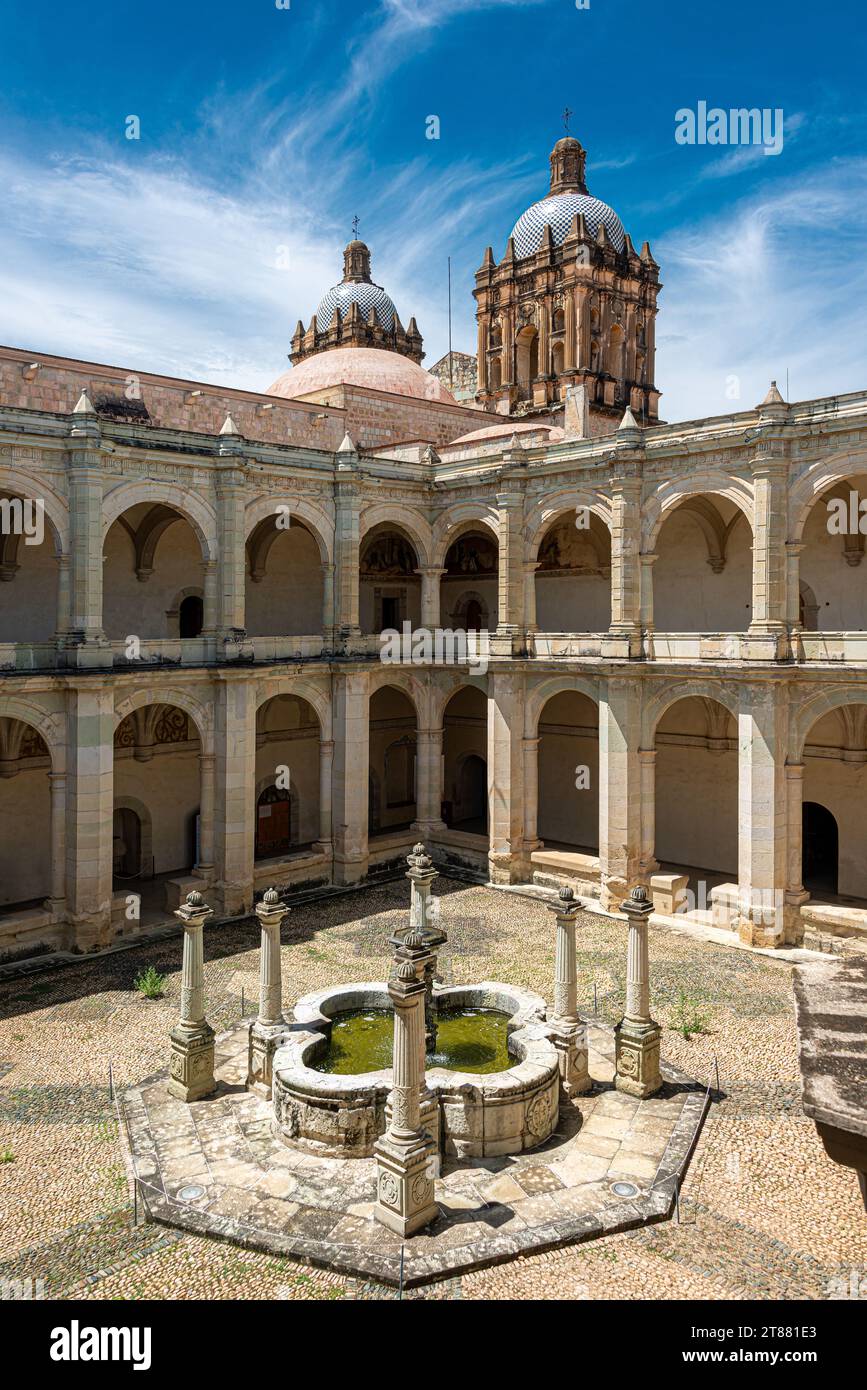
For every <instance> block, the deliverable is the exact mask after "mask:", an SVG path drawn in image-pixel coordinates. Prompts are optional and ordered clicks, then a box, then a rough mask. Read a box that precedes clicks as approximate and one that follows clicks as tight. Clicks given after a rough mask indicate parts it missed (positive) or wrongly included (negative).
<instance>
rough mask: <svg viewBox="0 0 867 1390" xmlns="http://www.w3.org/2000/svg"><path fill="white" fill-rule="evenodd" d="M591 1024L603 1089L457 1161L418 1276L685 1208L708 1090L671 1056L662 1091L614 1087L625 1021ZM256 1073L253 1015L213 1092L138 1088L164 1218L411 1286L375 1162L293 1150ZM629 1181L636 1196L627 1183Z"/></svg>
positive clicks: (139, 1139) (130, 1106) (151, 1199)
mask: <svg viewBox="0 0 867 1390" xmlns="http://www.w3.org/2000/svg"><path fill="white" fill-rule="evenodd" d="M589 1035H590V1072H591V1075H592V1076H593V1078H594V1082H595V1085H594V1088H593V1090H592V1091H591V1092H590V1093H588V1095H586V1096H582V1097H580V1099H579V1100H578V1101H577V1102H575V1103H574V1104H572V1105H570V1106H569V1107H567V1108H566V1109H564V1110H562V1111H561V1114H560V1121H559V1124H558V1127H557V1130H556V1131H555V1133H554V1134H553V1135H552V1136H551V1138H550V1139H549V1140H548V1142H547V1143H546V1144H545V1145H544V1146H543V1147H541V1148H538V1149H535V1150H533V1151H532V1152H529V1153H523V1154H513V1155H509V1156H503V1157H499V1158H484V1159H446V1160H445V1161H444V1163H443V1169H442V1176H441V1177H440V1178H439V1179H438V1181H437V1183H436V1201H437V1205H438V1206H439V1209H440V1215H439V1217H438V1218H437V1220H436V1221H435V1222H434V1223H433V1225H432V1226H430V1227H429V1228H428V1230H427V1231H426V1232H424V1233H422V1234H419V1235H417V1236H413V1237H412V1239H411V1240H408V1241H406V1242H405V1244H404V1269H403V1279H404V1284H405V1286H406V1287H413V1286H415V1285H419V1284H424V1283H427V1282H430V1281H432V1280H435V1279H438V1278H445V1277H448V1276H451V1275H455V1274H459V1273H462V1272H466V1271H468V1270H471V1269H477V1268H480V1267H482V1266H484V1265H490V1264H496V1263H500V1262H502V1261H505V1260H509V1259H513V1258H514V1257H515V1256H517V1255H522V1254H529V1253H531V1252H533V1251H539V1250H546V1249H552V1248H554V1247H557V1246H562V1245H568V1244H572V1243H574V1242H579V1241H586V1240H592V1239H593V1238H594V1237H597V1236H601V1235H608V1234H613V1233H614V1232H616V1231H622V1230H628V1229H631V1228H634V1227H637V1226H642V1225H645V1224H649V1223H651V1222H655V1221H661V1220H664V1219H665V1218H666V1217H667V1216H669V1215H670V1213H671V1211H672V1208H673V1205H674V1193H675V1177H676V1175H677V1174H679V1173H680V1172H681V1171H682V1169H683V1167H684V1165H685V1164H686V1162H687V1160H688V1158H689V1156H690V1155H691V1153H692V1150H693V1147H694V1145H695V1142H696V1140H697V1138H698V1133H699V1130H700V1128H701V1124H702V1121H703V1119H704V1115H705V1110H706V1105H707V1097H706V1093H705V1091H704V1089H703V1088H700V1087H699V1086H698V1085H697V1084H696V1083H695V1082H694V1081H693V1080H692V1079H691V1078H690V1077H688V1076H686V1075H685V1074H684V1073H682V1072H680V1071H678V1070H677V1069H676V1068H673V1067H670V1066H665V1065H663V1068H662V1070H663V1076H664V1078H665V1085H664V1086H663V1089H662V1091H661V1092H660V1093H659V1094H658V1095H656V1096H654V1097H652V1098H651V1099H650V1100H645V1101H638V1100H634V1099H632V1098H631V1097H629V1096H625V1095H622V1094H621V1093H620V1092H618V1091H616V1090H614V1088H613V1075H614V1036H613V1033H612V1031H611V1029H609V1028H606V1027H603V1026H599V1025H596V1024H594V1023H592V1022H591V1023H590V1025H589ZM246 1071H247V1027H246V1026H245V1025H241V1026H239V1027H238V1028H236V1029H235V1030H233V1031H232V1032H230V1033H226V1034H223V1035H222V1036H221V1037H220V1038H219V1039H218V1040H217V1079H218V1083H219V1085H218V1090H217V1093H216V1095H214V1096H213V1097H211V1098H210V1099H208V1100H203V1101H199V1102H197V1103H195V1104H192V1105H187V1104H185V1103H184V1102H183V1101H179V1100H175V1099H174V1098H173V1097H172V1096H170V1095H169V1094H168V1090H167V1080H168V1073H167V1072H161V1073H160V1074H159V1075H158V1076H155V1077H152V1078H150V1079H149V1080H147V1081H145V1082H143V1083H142V1084H141V1085H140V1086H137V1087H135V1088H133V1089H131V1090H130V1091H128V1092H127V1093H126V1095H125V1097H124V1110H125V1115H126V1119H127V1127H128V1132H129V1138H130V1143H131V1149H132V1152H131V1161H132V1164H133V1166H134V1170H135V1174H136V1178H137V1181H138V1184H139V1193H140V1197H141V1199H142V1202H143V1204H144V1207H145V1210H146V1212H147V1213H148V1215H149V1217H150V1219H152V1220H155V1221H159V1222H163V1223H164V1224H166V1225H169V1226H176V1227H180V1228H182V1229H184V1230H190V1231H195V1232H198V1233H200V1234H203V1235H212V1236H215V1237H218V1238H221V1239H224V1240H231V1241H234V1242H235V1243H236V1244H238V1245H243V1246H249V1247H251V1248H254V1249H260V1250H266V1251H270V1252H272V1253H274V1254H279V1255H286V1256H290V1257H293V1258H296V1259H299V1260H303V1261H305V1262H307V1263H309V1264H314V1265H321V1266H324V1267H326V1268H329V1269H333V1270H336V1271H338V1272H340V1273H345V1274H355V1275H361V1276H362V1277H365V1278H370V1279H375V1280H378V1281H380V1282H382V1283H384V1284H391V1285H396V1284H397V1283H398V1282H399V1280H400V1268H401V1245H402V1243H403V1242H402V1241H401V1239H400V1237H399V1236H397V1235H393V1234H392V1233H391V1232H390V1231H388V1230H386V1229H385V1227H383V1226H382V1225H380V1224H379V1223H378V1222H375V1221H374V1219H373V1215H372V1212H373V1203H374V1199H375V1196H376V1164H375V1160H373V1159H367V1158H349V1159H341V1158H324V1157H318V1156H314V1155H311V1154H306V1153H301V1152H297V1151H294V1150H292V1149H290V1148H287V1147H286V1146H285V1145H284V1144H282V1143H281V1142H280V1141H279V1139H278V1138H276V1137H275V1135H274V1133H273V1130H272V1123H271V1122H272V1109H271V1106H270V1104H269V1102H267V1101H265V1100H263V1099H261V1098H260V1097H258V1096H256V1095H253V1094H251V1093H250V1092H248V1091H247V1090H246V1089H245V1087H244V1080H245V1077H246ZM621 1183H627V1184H631V1185H632V1186H633V1187H634V1189H635V1193H634V1195H633V1194H629V1195H628V1196H627V1197H623V1196H620V1195H618V1193H617V1192H616V1191H615V1190H614V1188H615V1184H621Z"/></svg>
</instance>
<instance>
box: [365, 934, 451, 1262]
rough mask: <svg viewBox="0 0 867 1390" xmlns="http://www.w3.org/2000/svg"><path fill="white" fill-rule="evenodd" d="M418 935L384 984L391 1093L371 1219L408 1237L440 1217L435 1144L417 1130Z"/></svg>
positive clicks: (420, 1074)
mask: <svg viewBox="0 0 867 1390" xmlns="http://www.w3.org/2000/svg"><path fill="white" fill-rule="evenodd" d="M427 954H428V953H427V951H426V949H425V946H424V943H423V941H422V938H421V934H420V933H419V932H416V931H410V932H408V933H407V935H406V937H405V938H404V941H403V944H402V946H401V947H400V948H399V949H398V951H397V952H396V953H395V970H394V973H393V974H392V977H391V979H390V980H389V983H388V992H389V995H390V997H391V1002H392V1005H393V1006H394V1053H393V1067H394V1090H393V1091H392V1093H391V1099H390V1104H391V1123H390V1125H389V1127H388V1129H387V1131H386V1133H385V1134H384V1135H383V1137H382V1138H381V1139H378V1140H377V1141H376V1144H375V1145H374V1154H375V1155H376V1178H377V1181H376V1194H377V1195H376V1204H375V1206H374V1208H373V1215H374V1217H375V1219H376V1220H377V1221H379V1222H381V1223H382V1225H383V1226H387V1227H388V1228H389V1230H392V1231H396V1232H397V1234H398V1235H400V1236H404V1237H406V1236H411V1235H413V1234H414V1233H415V1232H416V1231H420V1230H422V1229H423V1227H425V1226H429V1225H430V1223H431V1222H432V1221H434V1220H435V1219H436V1217H437V1216H438V1214H439V1208H438V1207H437V1205H436V1202H435V1201H434V1179H433V1172H434V1167H435V1163H436V1160H437V1153H436V1149H435V1146H434V1142H433V1140H432V1139H431V1137H430V1135H429V1134H428V1132H427V1130H425V1129H422V1127H421V1093H422V1089H423V1086H424V1070H423V1064H422V1058H423V1056H424V1052H423V1047H424V1042H423V1037H424V979H423V978H420V976H422V977H423V971H424V961H425V958H426V956H427Z"/></svg>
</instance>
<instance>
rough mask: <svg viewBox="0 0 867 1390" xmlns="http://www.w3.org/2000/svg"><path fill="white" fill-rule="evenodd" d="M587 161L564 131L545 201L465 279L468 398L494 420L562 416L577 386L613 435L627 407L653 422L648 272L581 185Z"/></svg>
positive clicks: (656, 285)
mask: <svg viewBox="0 0 867 1390" xmlns="http://www.w3.org/2000/svg"><path fill="white" fill-rule="evenodd" d="M586 162H587V155H586V152H585V150H584V147H583V146H582V145H581V143H580V142H579V141H578V140H576V139H575V138H574V136H571V135H567V136H566V137H565V138H563V139H561V140H558V141H557V143H556V145H555V146H554V148H553V150H552V151H551V156H550V165H551V181H550V188H549V192H548V194H547V196H546V197H545V198H543V199H542V200H541V201H540V202H538V203H534V204H533V206H532V207H530V208H528V209H527V211H526V212H525V213H524V214H523V216H522V217H520V218H519V219H518V221H517V223H516V224H515V227H514V230H513V232H512V235H511V236H510V237H509V241H508V244H507V246H506V253H505V255H504V256H503V258H502V260H501V261H495V260H494V253H493V250H492V249H491V247H488V249H487V251H486V252H485V258H484V261H483V262H482V265H481V267H480V268H479V270H478V271H477V272H476V287H475V289H474V291H473V294H474V297H475V300H476V305H477V309H476V321H477V323H478V381H479V391H478V395H477V397H476V399H477V400H478V401H480V402H481V403H482V404H483V405H484V406H485V408H486V409H488V410H493V411H496V412H498V413H499V414H502V415H514V416H521V415H530V416H532V415H534V414H544V415H546V416H548V417H549V418H550V417H551V416H552V415H555V416H556V415H559V414H560V413H561V412H563V411H564V409H565V404H566V397H567V392H568V390H569V388H570V387H574V386H581V387H584V389H585V392H586V399H587V402H588V404H589V412H590V430H591V433H593V434H602V433H607V432H608V431H609V430H611V429H613V428H614V427H615V426H616V425H617V423H618V422H619V421H620V419H621V418H622V416H623V412H624V410H625V409H626V407H627V406H628V407H629V408H630V409H631V410H632V413H633V415H634V416H635V417H636V420H638V421H640V422H642V423H645V424H653V423H655V422H657V421H658V419H659V398H660V392H659V391H658V390H657V388H656V386H655V384H654V371H655V365H656V337H655V332H656V313H657V298H658V295H659V291H660V290H661V288H662V285H661V283H660V279H659V266H658V265H657V263H656V261H655V260H654V259H653V255H652V254H651V250H650V246H649V244H648V243H647V242H645V243H644V245H643V246H642V248H641V251H640V252H637V251H636V250H635V247H634V246H633V244H632V240H631V238H630V237H629V235H628V234H627V233H626V232H625V231H624V229H623V225H622V223H621V221H620V219H619V217H618V216H617V214H616V213H615V212H614V210H613V209H612V208H610V207H609V206H608V204H607V203H603V202H602V201H601V199H599V198H594V197H593V196H592V195H591V194H590V192H589V191H588V188H587V183H586V172H585V171H586Z"/></svg>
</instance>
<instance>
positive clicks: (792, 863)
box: [784, 763, 810, 942]
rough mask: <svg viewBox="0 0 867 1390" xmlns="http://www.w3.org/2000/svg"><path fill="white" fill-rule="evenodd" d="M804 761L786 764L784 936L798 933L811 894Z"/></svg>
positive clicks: (788, 936)
mask: <svg viewBox="0 0 867 1390" xmlns="http://www.w3.org/2000/svg"><path fill="white" fill-rule="evenodd" d="M803 814H804V764H803V763H786V829H787V841H786V843H787V853H786V894H785V911H784V918H785V937H786V940H787V941H793V942H794V941H796V940H797V939H798V937H799V936H800V927H801V908H802V907H803V905H804V903H805V902H808V901H809V898H810V894H809V893H808V892H807V890H806V888H805V887H804V845H803V837H804V823H803Z"/></svg>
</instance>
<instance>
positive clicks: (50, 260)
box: [0, 0, 867, 419]
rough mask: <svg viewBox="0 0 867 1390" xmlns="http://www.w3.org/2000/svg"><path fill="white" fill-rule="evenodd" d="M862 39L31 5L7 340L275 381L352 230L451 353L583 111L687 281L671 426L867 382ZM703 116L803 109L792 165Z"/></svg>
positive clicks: (787, 11) (349, 4) (758, 31)
mask: <svg viewBox="0 0 867 1390" xmlns="http://www.w3.org/2000/svg"><path fill="white" fill-rule="evenodd" d="M864 35H865V20H864V18H863V11H862V9H861V7H860V6H859V5H858V4H856V3H855V0H837V2H836V3H834V0H829V3H826V4H825V5H823V6H821V7H819V6H817V5H815V4H814V3H807V0H789V3H768V4H765V5H756V4H755V0H752V2H751V0H728V3H725V4H723V3H718V4H714V5H701V4H697V3H686V2H685V0H662V2H661V3H657V4H650V3H647V0H645V3H641V0H590V7H589V9H583V10H579V9H577V8H576V5H575V0H291V7H290V8H289V9H286V10H283V9H278V8H277V5H276V4H275V3H274V0H246V3H240V0H239V2H238V3H231V4H230V3H221V0H212V2H211V3H210V4H195V5H194V4H189V3H184V0H175V3H173V4H170V3H168V0H149V3H147V4H145V5H142V6H123V5H116V4H111V5H109V4H107V3H101V2H100V0H94V3H91V4H89V5H87V6H85V5H84V4H83V3H79V4H78V5H75V4H70V5H63V6H61V5H52V6H43V7H37V6H34V5H33V4H32V0H6V3H5V5H4V17H3V44H2V52H0V177H2V188H3V196H2V201H0V341H2V342H4V343H7V344H11V345H14V346H22V347H26V348H28V349H31V348H32V349H33V350H34V352H38V351H42V352H53V353H62V354H68V355H71V356H79V357H84V358H90V359H94V360H97V361H105V362H111V363H116V364H118V365H123V366H127V367H130V368H138V369H140V370H150V371H161V372H165V373H167V374H170V375H184V376H190V377H195V378H198V379H203V380H207V381H212V382H218V383H224V384H227V385H235V386H242V387H248V388H251V389H257V390H262V389H265V388H266V387H267V386H268V385H269V384H270V382H271V381H272V380H273V379H274V378H275V377H276V376H277V375H279V373H280V372H281V371H282V370H283V369H284V367H285V366H286V365H287V363H286V354H287V352H288V348H289V339H290V337H291V334H292V332H293V330H294V327H295V323H296V320H297V319H298V318H302V319H304V321H305V322H307V321H308V320H309V317H310V314H311V313H312V312H313V310H314V309H315V307H316V303H317V302H318V300H319V298H320V296H321V294H322V293H323V291H324V290H325V289H326V288H328V286H330V285H331V284H333V283H334V282H335V281H336V280H338V279H339V278H340V273H341V266H342V259H341V252H342V248H343V245H344V243H345V242H346V240H348V238H349V236H350V235H351V222H352V218H353V216H354V215H356V214H357V215H358V217H359V219H360V231H359V234H360V235H361V236H363V237H364V238H365V240H367V241H368V242H369V244H370V245H371V247H372V250H373V255H374V262H373V270H374V278H375V279H377V280H378V281H379V282H380V283H382V284H384V285H385V286H386V288H387V289H388V290H389V292H390V293H391V295H392V297H393V299H394V300H395V302H396V304H397V307H398V311H399V313H400V315H401V317H402V319H403V321H404V323H406V322H407V321H408V320H409V318H410V316H411V315H413V314H415V316H416V318H417V319H418V322H419V326H420V328H421V331H422V333H423V334H424V337H425V346H426V349H427V354H428V355H427V362H428V364H430V363H432V362H433V361H435V360H436V358H437V357H438V356H440V355H441V354H442V353H443V352H444V351H445V349H446V346H447V316H446V262H447V257H448V256H449V255H451V257H452V264H453V277H454V283H453V304H454V343H455V346H456V347H458V348H464V349H467V350H469V351H473V350H474V346H475V320H474V304H473V301H472V297H471V289H472V284H473V274H474V271H475V270H476V268H477V266H478V265H479V264H480V262H481V259H482V255H483V253H484V250H485V247H486V246H487V245H488V244H489V243H490V244H491V245H493V247H494V251H495V254H496V255H497V256H498V257H499V256H501V255H502V253H503V251H504V249H505V244H506V239H507V237H508V234H509V232H510V230H511V227H512V225H513V224H514V222H515V220H516V219H517V217H518V216H519V215H520V213H521V212H522V211H523V210H524V208H525V207H526V206H527V205H528V204H529V203H531V202H533V201H535V199H536V198H538V197H542V196H544V194H545V192H546V191H547V173H548V166H547V158H548V153H549V150H550V148H551V145H552V143H553V142H554V140H555V139H557V138H558V136H559V135H560V134H562V133H563V125H562V120H561V112H562V110H563V108H564V107H565V106H567V105H568V106H569V107H571V108H572V110H573V112H574V115H573V117H572V131H573V133H574V134H576V135H577V136H578V137H579V138H580V139H581V141H582V143H583V144H584V146H585V148H586V149H587V151H588V183H589V185H590V189H591V192H593V193H594V194H595V195H596V196H598V197H601V198H603V199H604V200H605V201H606V202H608V203H610V204H611V205H612V206H613V207H614V208H615V209H616V211H617V212H618V213H619V215H620V217H621V219H622V221H623V222H624V224H625V226H626V228H627V230H628V231H629V232H630V233H631V235H632V238H633V240H634V241H635V242H636V244H637V245H639V246H640V244H641V242H642V241H643V240H645V239H649V240H650V242H651V245H652V247H653V250H654V254H655V256H656V259H657V260H658V261H659V263H660V266H661V274H662V279H663V281H664V283H665V289H664V291H663V295H662V297H661V309H660V318H659V325H658V361H657V374H656V375H657V385H658V386H659V387H660V388H661V389H662V391H663V393H664V395H663V402H662V413H663V415H664V416H665V417H666V418H668V419H685V418H691V417H695V416H699V415H703V414H722V413H725V412H727V411H729V410H731V409H733V408H734V409H745V408H748V407H749V406H751V405H753V404H755V402H756V401H757V400H758V399H760V398H761V396H762V395H764V391H765V389H766V386H767V382H768V380H769V378H770V377H772V376H775V377H777V379H778V380H779V381H780V384H781V386H783V387H784V385H785V377H786V371H787V369H788V370H789V372H790V381H791V396H792V398H793V399H795V398H806V397H810V396H814V395H823V394H832V393H836V392H843V391H847V390H855V389H858V388H859V387H864V386H867V332H865V327H864V317H865V315H864V306H865V299H867V295H865V290H867V257H865V254H864V249H865V243H867V155H865V134H867V96H865V94H864V87H865V84H864V81H863V68H864V56H865V43H864ZM700 101H705V102H707V103H708V105H709V106H711V107H714V106H718V107H722V108H724V109H728V108H730V107H744V106H745V107H753V106H755V107H759V108H772V109H775V108H781V109H782V110H783V112H784V114H785V143H784V148H783V151H782V153H781V154H779V155H778V156H766V155H765V154H764V152H763V151H762V150H760V149H754V148H730V147H726V146H714V147H712V146H703V147H700V146H694V147H688V146H682V145H678V144H677V143H676V142H675V139H674V131H675V113H676V111H677V110H678V109H680V108H683V107H691V108H695V107H696V106H697V104H698V103H699V102H700ZM131 115H135V116H138V117H139V119H140V122H141V139H140V140H137V141H132V140H128V139H126V136H125V129H126V126H125V122H126V119H127V117H128V116H131ZM429 115H437V116H438V117H439V118H440V122H441V138H440V139H439V140H438V141H431V140H428V139H426V136H425V131H426V125H425V122H426V118H427V117H428V116H429ZM733 383H734V384H733ZM736 392H739V393H740V394H739V395H738V394H735V393H736Z"/></svg>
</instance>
